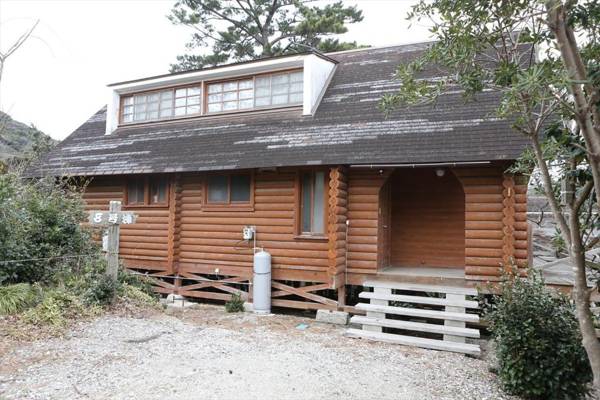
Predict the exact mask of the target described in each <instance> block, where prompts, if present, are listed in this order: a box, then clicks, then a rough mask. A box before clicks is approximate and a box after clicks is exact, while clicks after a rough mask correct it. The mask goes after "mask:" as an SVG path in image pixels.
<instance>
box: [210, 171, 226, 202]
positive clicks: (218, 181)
mask: <svg viewBox="0 0 600 400" xmlns="http://www.w3.org/2000/svg"><path fill="white" fill-rule="evenodd" d="M208 201H209V203H226V202H227V177H226V176H224V175H214V176H210V177H209V178H208Z"/></svg>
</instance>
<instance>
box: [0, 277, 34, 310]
mask: <svg viewBox="0 0 600 400" xmlns="http://www.w3.org/2000/svg"><path fill="white" fill-rule="evenodd" d="M37 301H38V293H37V291H36V290H35V289H34V288H33V287H32V286H31V285H29V284H28V283H17V284H15V285H8V286H0V315H7V314H15V313H17V312H20V311H23V310H25V309H27V308H29V307H32V306H33V305H35V303H36V302H37Z"/></svg>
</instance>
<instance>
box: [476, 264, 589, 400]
mask: <svg viewBox="0 0 600 400" xmlns="http://www.w3.org/2000/svg"><path fill="white" fill-rule="evenodd" d="M492 304H493V306H491V307H490V308H489V309H488V311H487V315H486V318H487V319H488V320H489V322H490V329H491V332H492V334H493V336H494V338H495V340H496V342H497V347H496V352H497V356H498V361H499V367H500V368H499V376H500V379H501V381H502V383H503V385H504V387H505V388H506V390H507V391H509V392H510V393H512V394H516V395H518V396H522V397H523V398H526V399H540V400H541V399H545V400H566V399H583V398H585V395H586V394H587V393H588V390H589V387H588V384H589V383H590V382H591V380H592V373H591V369H590V365H589V362H588V359H587V355H586V352H585V350H584V348H583V346H582V345H581V334H580V332H579V327H578V324H577V319H576V317H575V310H574V307H573V305H572V304H571V303H570V301H569V300H568V299H567V298H566V297H564V296H562V295H560V296H553V295H552V294H551V293H550V292H548V290H547V289H546V288H545V286H544V283H543V281H542V279H541V278H540V277H539V275H537V274H536V273H535V272H533V271H530V274H529V277H528V278H527V279H512V278H508V277H507V278H506V279H505V281H504V282H503V283H502V284H501V292H500V295H497V296H495V297H494V302H493V303H492Z"/></svg>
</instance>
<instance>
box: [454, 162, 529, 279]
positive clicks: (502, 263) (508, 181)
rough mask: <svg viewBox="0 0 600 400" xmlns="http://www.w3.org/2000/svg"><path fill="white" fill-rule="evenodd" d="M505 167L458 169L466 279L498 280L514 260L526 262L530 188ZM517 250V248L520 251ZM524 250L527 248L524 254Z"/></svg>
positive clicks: (456, 172)
mask: <svg viewBox="0 0 600 400" xmlns="http://www.w3.org/2000/svg"><path fill="white" fill-rule="evenodd" d="M503 170H504V168H501V167H487V168H457V169H454V173H455V174H456V176H457V177H458V178H459V180H460V181H461V183H462V184H463V189H464V192H465V278H466V279H468V280H481V281H498V280H499V279H500V276H501V274H502V271H503V269H504V268H505V267H506V265H508V263H509V262H510V260H512V259H513V258H514V259H516V260H519V262H521V264H523V263H522V260H523V259H524V260H527V250H526V249H527V222H526V208H527V194H526V191H527V186H526V184H525V185H524V184H520V185H515V183H514V178H513V177H509V176H506V175H504V174H503ZM517 247H518V248H517ZM522 247H525V251H523V249H522Z"/></svg>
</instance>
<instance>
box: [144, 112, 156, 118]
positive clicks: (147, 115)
mask: <svg viewBox="0 0 600 400" xmlns="http://www.w3.org/2000/svg"><path fill="white" fill-rule="evenodd" d="M156 118H158V111H150V112H148V113H147V114H146V119H156Z"/></svg>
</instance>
